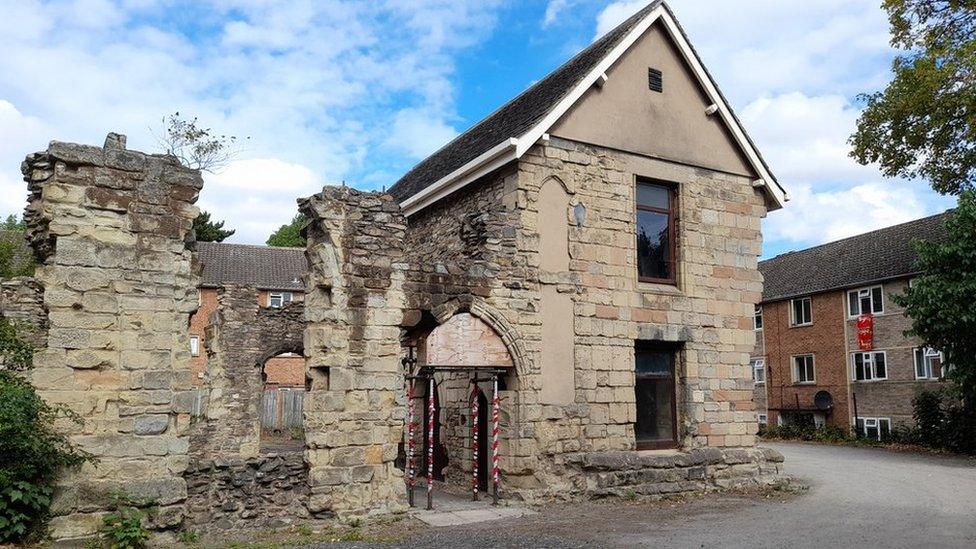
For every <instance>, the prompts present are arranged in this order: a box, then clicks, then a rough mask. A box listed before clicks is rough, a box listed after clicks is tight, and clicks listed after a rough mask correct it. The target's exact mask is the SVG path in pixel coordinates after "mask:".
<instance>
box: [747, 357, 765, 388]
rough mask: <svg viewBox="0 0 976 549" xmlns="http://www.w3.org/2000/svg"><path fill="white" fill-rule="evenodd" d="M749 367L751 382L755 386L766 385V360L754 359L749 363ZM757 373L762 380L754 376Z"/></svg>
mask: <svg viewBox="0 0 976 549" xmlns="http://www.w3.org/2000/svg"><path fill="white" fill-rule="evenodd" d="M749 366H751V367H752V382H753V383H755V384H756V385H762V384H764V383H766V359H765V358H754V359H752V360H750V361H749ZM757 372H762V379H759V376H758V375H756V373H757Z"/></svg>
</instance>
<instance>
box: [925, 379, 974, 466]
mask: <svg viewBox="0 0 976 549" xmlns="http://www.w3.org/2000/svg"><path fill="white" fill-rule="evenodd" d="M912 407H913V408H914V416H915V432H916V437H917V439H918V442H919V443H920V444H923V445H925V446H929V447H931V448H937V449H941V450H948V451H950V452H956V453H960V454H974V455H976V418H974V416H973V414H971V413H968V412H967V410H966V409H965V406H964V405H963V402H962V399H961V398H959V397H958V396H957V395H956V394H955V393H954V392H953V391H951V390H946V389H943V390H939V391H923V392H920V393H918V394H917V395H916V396H915V398H914V399H913V400H912Z"/></svg>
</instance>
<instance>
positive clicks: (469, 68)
mask: <svg viewBox="0 0 976 549" xmlns="http://www.w3.org/2000/svg"><path fill="white" fill-rule="evenodd" d="M879 3H880V2H879V1H878V0H869V1H862V0H818V1H817V2H782V1H781V0H751V1H750V0H738V1H736V2H728V1H725V0H672V1H671V2H670V4H671V6H672V8H673V9H674V11H675V12H676V14H677V16H678V19H679V21H680V22H681V23H682V25H683V26H684V27H685V29H686V30H687V31H688V33H689V35H690V36H691V40H692V42H693V43H694V44H695V46H696V48H697V49H698V50H699V53H700V54H701V56H702V58H703V59H704V61H705V64H706V65H707V66H708V67H709V69H710V71H711V72H712V74H713V75H714V76H715V78H716V80H717V81H718V83H719V85H720V87H721V88H722V89H723V91H724V92H725V94H726V95H727V96H728V98H729V100H730V102H731V103H732V106H733V108H735V109H736V111H737V112H738V113H739V115H740V117H741V118H742V119H743V121H744V123H745V125H746V128H747V130H748V131H749V132H750V134H751V135H752V136H753V138H754V139H755V140H756V142H757V143H758V145H759V148H760V149H761V150H762V152H763V153H764V155H765V156H766V158H767V160H768V161H769V163H770V164H771V166H772V168H773V171H774V173H775V174H776V175H777V176H778V177H779V179H780V181H781V182H782V183H783V184H784V186H785V187H786V188H787V189H788V190H789V191H790V194H791V195H792V197H793V201H792V202H790V203H789V204H788V206H787V208H786V209H784V210H782V211H778V212H774V213H772V214H770V216H769V218H768V219H767V220H766V221H765V222H764V239H765V243H764V255H765V256H767V257H768V256H772V255H775V254H777V253H781V252H782V251H786V250H789V249H796V248H801V247H806V246H809V245H813V244H818V243H821V242H824V241H827V240H833V239H836V238H840V237H844V236H848V235H851V234H856V233H858V232H863V231H865V230H870V229H874V228H878V227H882V226H887V225H891V224H895V223H898V222H901V221H906V220H909V219H915V218H918V217H922V216H924V215H927V214H930V213H936V212H938V211H941V210H943V209H945V208H947V207H951V205H952V201H951V200H949V199H946V198H944V197H939V196H938V195H936V194H935V193H933V192H932V191H931V190H929V188H928V187H927V185H926V184H925V183H924V182H907V181H900V180H887V179H884V178H882V177H881V176H880V174H879V173H878V171H877V170H876V169H875V168H873V167H861V166H857V165H856V164H855V163H853V162H852V161H851V160H850V159H849V158H847V149H848V147H847V144H846V139H847V136H848V135H849V134H850V132H851V130H852V129H853V126H854V121H855V120H856V117H857V112H858V106H857V102H856V100H855V98H856V95H857V94H858V93H860V92H864V91H872V90H875V89H880V88H881V87H883V86H884V84H885V82H886V81H887V79H888V69H889V66H890V62H891V58H892V56H893V53H894V52H892V51H891V50H890V48H889V47H888V32H887V20H886V17H885V15H884V13H883V12H882V11H881V10H880V8H879V7H878V4H879ZM643 4H644V0H636V1H631V0H623V1H609V0H537V1H531V0H523V1H515V0H371V1H363V0H357V1H340V0H318V1H312V0H306V1H297V0H296V1H275V2H271V1H266V0H229V1H220V2H217V1H213V2H207V1H196V2H182V1H177V0H160V1H152V0H116V1H112V0H56V1H46V2H41V1H36V2H35V1H30V0H0V13H2V14H4V16H3V17H0V74H2V75H3V78H2V79H0V214H6V213H14V212H19V211H20V210H21V209H22V207H23V203H24V199H25V197H26V191H25V188H24V185H23V183H22V182H21V180H20V173H19V164H20V161H21V160H22V159H23V157H24V155H25V154H27V153H28V152H32V151H35V150H40V149H43V148H44V146H45V145H46V143H47V142H48V141H49V140H51V139H59V140H64V141H78V142H86V143H101V141H102V139H103V138H104V135H105V133H107V132H108V131H121V132H123V133H126V134H128V136H129V146H130V148H136V149H141V150H149V151H152V150H155V149H157V148H158V145H157V143H156V140H155V138H154V137H153V133H154V132H153V130H155V132H156V133H158V132H159V130H160V129H161V122H160V121H161V119H162V117H163V116H165V115H166V114H168V113H171V112H174V111H181V112H184V113H189V114H191V115H194V116H197V117H199V119H200V121H201V122H202V123H203V124H205V125H208V126H211V127H213V128H215V129H217V130H219V131H220V132H222V133H223V132H226V133H230V134H234V135H238V136H248V137H250V139H249V140H248V141H247V142H246V145H244V146H243V147H242V148H241V150H240V151H239V153H238V155H237V156H236V158H235V160H234V161H233V162H232V163H231V164H230V165H228V166H227V167H226V168H225V169H224V170H223V171H222V172H220V173H217V174H212V175H210V174H208V175H207V176H206V179H207V184H206V187H205V189H204V192H203V195H202V197H201V201H200V205H201V206H202V207H203V208H205V209H207V210H210V211H211V212H212V213H213V214H214V216H215V217H216V218H218V219H226V220H227V224H228V226H229V227H232V228H236V229H237V230H238V234H236V235H235V236H234V237H232V241H236V242H252V243H261V242H263V241H264V239H265V238H266V237H267V235H268V234H269V233H270V232H271V231H272V230H274V229H275V228H276V227H277V226H278V225H280V224H282V223H284V222H286V221H287V220H288V219H290V217H291V216H292V215H293V214H294V212H295V198H296V197H299V196H306V195H309V194H312V193H314V192H316V191H317V190H318V189H319V188H320V187H321V185H323V184H325V183H331V182H339V181H345V182H346V183H347V184H349V185H352V186H356V187H360V188H365V189H374V188H380V187H382V186H389V185H390V184H392V183H393V182H394V181H396V179H397V178H398V177H399V176H400V175H401V174H402V173H403V172H405V171H406V170H407V169H409V168H410V167H411V166H412V165H413V164H414V163H416V162H417V161H418V160H420V159H421V158H423V157H424V156H426V154H428V153H430V152H432V151H433V150H435V149H437V148H438V147H439V146H441V145H443V144H444V143H445V142H447V141H448V140H450V139H451V138H452V137H453V136H454V135H456V134H457V133H458V132H460V131H463V130H464V129H465V128H466V127H468V126H469V125H471V124H473V123H474V122H476V121H477V120H478V119H480V118H481V117H483V116H484V115H486V114H488V113H490V112H491V111H492V110H494V109H495V108H497V107H498V106H499V105H501V104H502V103H504V102H505V101H506V100H508V99H510V98H511V97H513V96H514V95H516V94H517V93H519V92H520V91H521V90H523V89H524V88H525V87H527V86H528V85H530V84H531V83H532V82H534V81H535V80H537V79H539V78H540V77H542V76H544V75H545V74H546V73H547V72H548V71H550V70H552V69H553V68H555V67H556V66H558V65H559V64H561V63H562V62H563V61H565V60H566V59H568V58H569V57H570V56H572V55H573V54H574V53H575V52H577V51H579V50H580V49H582V48H583V47H585V46H586V45H587V44H589V43H590V42H591V41H592V40H593V39H594V38H595V37H597V36H598V35H599V34H600V33H602V32H605V31H606V30H607V29H609V28H612V26H613V25H614V24H616V23H617V22H619V21H621V20H623V19H624V18H626V17H627V15H629V14H630V13H633V12H634V11H636V10H637V9H639V8H640V7H641V6H642V5H643Z"/></svg>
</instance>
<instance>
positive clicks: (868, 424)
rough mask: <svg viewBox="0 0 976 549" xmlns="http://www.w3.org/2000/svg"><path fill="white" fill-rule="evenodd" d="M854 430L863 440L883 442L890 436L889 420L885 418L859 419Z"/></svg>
mask: <svg viewBox="0 0 976 549" xmlns="http://www.w3.org/2000/svg"><path fill="white" fill-rule="evenodd" d="M855 430H856V431H857V434H858V435H859V436H862V437H864V438H870V439H874V440H885V439H887V438H888V436H889V435H891V420H890V419H889V418H886V417H859V418H857V422H856V424H855Z"/></svg>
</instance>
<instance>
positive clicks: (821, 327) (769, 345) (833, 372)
mask: <svg viewBox="0 0 976 549" xmlns="http://www.w3.org/2000/svg"><path fill="white" fill-rule="evenodd" d="M811 306H812V312H813V324H812V325H810V326H799V327H791V326H790V300H785V301H777V302H773V303H765V304H764V305H763V320H764V325H763V339H764V343H765V352H766V395H767V399H768V401H769V408H770V410H769V422H770V424H771V425H773V424H775V423H776V421H777V418H778V417H779V412H778V411H777V409H779V408H785V409H787V410H788V409H791V408H795V407H796V403H797V398H799V403H800V407H801V408H813V407H814V406H813V397H814V395H815V394H816V393H817V392H818V391H822V390H826V391H829V392H830V394H831V395H832V396H833V398H834V409H833V411H832V413H831V414H830V415H829V416H827V423H828V424H830V425H836V426H838V427H842V428H847V427H849V426H850V418H849V404H848V402H849V398H848V387H849V384H848V382H847V361H846V357H845V355H846V351H845V349H844V340H845V337H844V321H845V318H846V315H845V311H844V293H843V292H830V293H824V294H819V295H815V296H812V301H811ZM802 354H813V355H814V368H815V377H816V383H815V384H811V385H797V384H794V383H793V371H792V358H791V357H792V356H794V355H802Z"/></svg>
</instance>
